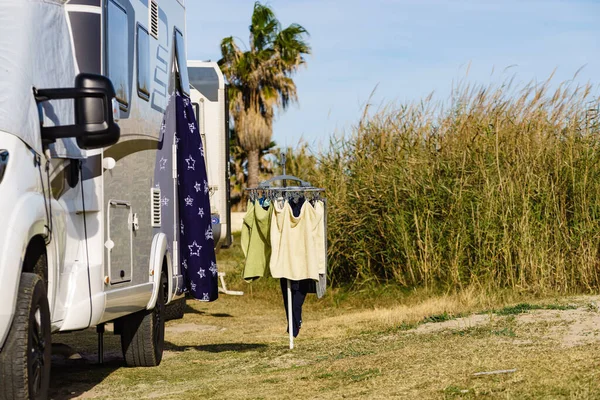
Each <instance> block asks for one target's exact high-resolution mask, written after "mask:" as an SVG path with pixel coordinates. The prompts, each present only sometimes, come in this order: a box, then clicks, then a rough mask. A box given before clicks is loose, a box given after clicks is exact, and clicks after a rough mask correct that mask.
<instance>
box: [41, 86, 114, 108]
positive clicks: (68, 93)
mask: <svg viewBox="0 0 600 400" xmlns="http://www.w3.org/2000/svg"><path fill="white" fill-rule="evenodd" d="M33 94H34V96H35V100H36V101H37V102H38V103H41V102H43V101H48V100H64V99H82V98H84V97H97V98H101V99H104V104H105V105H107V104H108V103H110V101H109V99H108V93H107V92H106V90H104V89H103V88H59V89H35V88H34V89H33ZM105 108H108V107H105Z"/></svg>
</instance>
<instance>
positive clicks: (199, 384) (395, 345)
mask: <svg viewBox="0 0 600 400" xmlns="http://www.w3.org/2000/svg"><path fill="white" fill-rule="evenodd" d="M264 292H269V289H265V290H264ZM359 296H360V295H359ZM508 297H510V296H508V295H506V294H505V295H504V296H497V297H491V298H490V297H486V296H479V295H477V294H475V293H472V294H470V295H445V296H434V297H432V298H429V299H425V298H419V296H418V295H416V296H415V297H412V296H406V297H405V298H399V299H398V302H399V303H400V302H404V303H405V304H398V305H394V304H393V302H389V303H388V306H387V307H383V306H380V307H377V308H373V307H370V306H368V305H366V304H365V303H362V304H360V303H357V302H354V301H348V302H346V301H342V302H341V304H339V305H338V306H332V305H331V304H328V303H327V301H324V300H320V301H317V300H316V299H314V298H310V299H309V301H308V304H307V305H306V307H305V314H304V320H305V323H304V326H303V328H302V332H301V335H300V337H299V338H298V339H297V341H296V348H295V349H294V350H292V351H290V350H289V349H288V348H287V335H286V334H285V328H286V321H285V315H284V312H283V307H281V304H280V303H281V299H280V298H279V294H278V293H277V292H276V291H273V292H272V293H262V294H261V295H260V296H257V295H256V293H255V294H254V295H253V297H251V296H249V295H245V296H243V297H233V296H229V297H225V296H223V297H222V298H221V299H219V300H218V301H217V302H216V303H213V304H205V303H199V302H190V304H189V305H190V307H189V309H188V312H187V314H186V316H185V318H184V319H183V320H181V321H171V322H169V323H168V331H167V341H168V343H167V350H166V352H165V358H164V360H163V362H162V364H161V365H160V366H159V367H158V368H151V369H128V368H125V367H123V366H122V359H121V357H120V353H119V344H118V337H113V336H108V337H107V340H106V346H107V350H106V354H107V365H106V366H105V367H99V366H95V365H90V363H91V362H93V361H94V354H95V341H94V340H95V337H94V334H93V332H80V333H77V334H70V335H64V336H56V337H55V339H54V340H55V341H59V342H62V343H67V344H69V345H71V346H73V347H74V348H76V349H77V350H78V351H80V352H81V353H82V355H83V356H84V358H85V359H87V360H88V362H87V363H84V364H83V365H82V364H77V363H73V362H67V361H64V360H61V359H60V358H57V359H56V362H55V365H54V366H53V380H52V382H53V383H52V388H53V393H54V396H53V398H55V399H65V398H99V399H113V398H117V397H119V398H123V399H130V398H131V399H142V398H161V399H180V398H190V399H196V398H198V399H206V398H211V399H287V398H289V399H292V398H298V396H299V395H300V394H301V396H302V398H314V399H338V398H342V397H344V398H382V399H383V398H407V399H414V398H423V399H428V398H431V399H437V398H519V399H521V398H532V399H533V398H536V399H537V398H553V399H554V398H564V399H592V398H598V397H599V396H600V381H599V378H600V372H599V371H600V369H599V368H598V367H599V365H598V364H599V362H598V360H599V359H600V347H599V346H598V342H599V339H600V338H599V337H598V332H597V329H596V331H595V330H594V329H595V328H594V327H595V326H599V325H598V324H600V314H599V313H598V312H597V308H596V306H595V302H596V301H598V298H589V297H579V298H562V299H555V298H547V299H536V300H535V302H534V303H529V304H544V305H545V306H544V307H543V308H557V310H533V311H527V310H526V309H527V308H535V307H525V309H524V310H523V311H525V313H524V314H519V315H507V316H496V315H494V314H484V315H474V316H467V315H468V314H469V313H470V312H473V311H485V309H489V308H496V309H500V308H501V307H502V306H503V305H505V304H506V303H505V302H504V299H507V298H508ZM513 298H514V299H518V301H520V302H522V301H523V300H524V297H523V296H520V295H514V297H513ZM566 304H576V305H578V309H577V310H570V309H566V310H564V309H561V308H565V307H562V305H566ZM444 315H446V316H447V317H440V316H444ZM459 315H464V316H465V317H463V318H460V319H453V318H454V316H459ZM436 316H437V317H436ZM432 317H433V318H432ZM431 319H433V320H440V321H442V320H445V321H444V322H439V323H434V322H429V323H423V322H424V321H425V320H431ZM586 321H587V322H586ZM582 323H587V325H584V328H581V329H579V330H578V331H577V332H578V333H577V338H578V339H577V340H575V341H573V340H572V337H571V336H572V331H573V328H574V327H576V326H577V324H582ZM569 335H571V336H569ZM567 338H570V339H568V340H570V341H569V342H567ZM566 343H573V344H572V345H567V344H566ZM510 368H517V372H516V373H514V374H508V375H499V376H490V377H482V378H475V377H473V376H472V375H473V373H475V372H480V371H491V370H499V369H510Z"/></svg>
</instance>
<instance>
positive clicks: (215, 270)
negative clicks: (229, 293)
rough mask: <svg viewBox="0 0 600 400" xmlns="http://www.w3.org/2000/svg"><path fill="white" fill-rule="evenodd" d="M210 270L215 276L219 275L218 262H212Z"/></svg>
mask: <svg viewBox="0 0 600 400" xmlns="http://www.w3.org/2000/svg"><path fill="white" fill-rule="evenodd" d="M208 270H209V271H210V272H212V274H213V276H215V275H217V271H218V270H217V263H216V262H214V261H211V262H210V268H209V269H208Z"/></svg>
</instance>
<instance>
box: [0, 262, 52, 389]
mask: <svg viewBox="0 0 600 400" xmlns="http://www.w3.org/2000/svg"><path fill="white" fill-rule="evenodd" d="M50 333H51V332H50V308H49V306H48V296H47V295H46V289H45V287H44V282H43V280H42V278H40V277H39V276H38V275H36V274H32V273H22V274H21V282H20V283H19V294H18V297H17V307H16V309H15V317H14V319H13V323H12V326H11V328H10V331H9V332H8V337H7V339H6V342H5V343H4V348H3V350H2V353H0V399H7V400H8V399H46V398H48V389H49V386H50V365H51V357H52V342H51V341H52V337H51V335H50Z"/></svg>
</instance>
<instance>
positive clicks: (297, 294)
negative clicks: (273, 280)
mask: <svg viewBox="0 0 600 400" xmlns="http://www.w3.org/2000/svg"><path fill="white" fill-rule="evenodd" d="M279 284H280V285H281V293H282V294H283V305H284V306H285V316H286V320H287V318H289V314H288V312H289V311H288V302H287V279H285V278H281V279H280V280H279ZM311 284H312V286H313V287H314V282H313V281H311V280H310V279H305V280H303V281H290V286H291V288H292V324H293V326H294V337H297V336H298V333H299V332H300V327H301V326H302V305H303V304H304V299H306V294H307V293H312V292H311V291H310V290H311Z"/></svg>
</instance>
